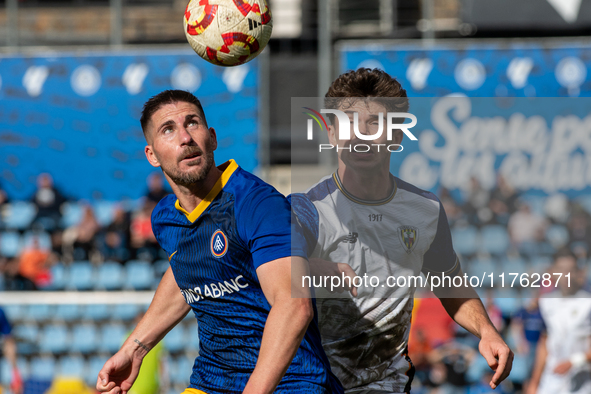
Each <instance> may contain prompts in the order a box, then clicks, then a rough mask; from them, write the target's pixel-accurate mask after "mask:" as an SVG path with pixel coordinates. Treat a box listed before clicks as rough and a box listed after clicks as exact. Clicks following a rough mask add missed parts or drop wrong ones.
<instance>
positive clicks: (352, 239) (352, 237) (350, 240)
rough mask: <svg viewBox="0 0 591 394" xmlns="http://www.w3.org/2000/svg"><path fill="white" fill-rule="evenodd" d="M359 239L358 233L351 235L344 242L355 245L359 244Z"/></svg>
mask: <svg viewBox="0 0 591 394" xmlns="http://www.w3.org/2000/svg"><path fill="white" fill-rule="evenodd" d="M358 237H359V234H357V233H349V235H347V236H346V237H345V239H343V241H342V242H345V243H349V244H354V243H355V242H357V238H358Z"/></svg>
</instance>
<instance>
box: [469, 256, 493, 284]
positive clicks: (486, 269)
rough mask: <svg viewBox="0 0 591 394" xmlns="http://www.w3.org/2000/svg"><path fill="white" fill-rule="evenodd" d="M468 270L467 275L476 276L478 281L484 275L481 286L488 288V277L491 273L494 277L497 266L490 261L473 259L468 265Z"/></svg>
mask: <svg viewBox="0 0 591 394" xmlns="http://www.w3.org/2000/svg"><path fill="white" fill-rule="evenodd" d="M469 269H470V271H469V272H468V274H469V275H471V276H477V277H478V278H479V279H480V280H482V276H483V275H485V277H484V283H483V284H482V286H483V287H487V286H490V277H489V275H490V274H491V273H492V274H494V275H496V274H497V273H498V271H499V265H498V264H495V263H494V261H493V260H491V259H475V260H473V261H472V263H471V264H470V267H469Z"/></svg>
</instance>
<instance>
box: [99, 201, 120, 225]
mask: <svg viewBox="0 0 591 394" xmlns="http://www.w3.org/2000/svg"><path fill="white" fill-rule="evenodd" d="M116 205H117V203H116V202H113V201H97V202H95V203H94V204H93V210H94V215H95V216H96V220H97V222H98V223H99V224H100V225H101V226H102V227H106V226H108V225H109V224H111V222H112V221H113V213H114V212H115V206H116Z"/></svg>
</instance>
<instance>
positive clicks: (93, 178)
mask: <svg viewBox="0 0 591 394" xmlns="http://www.w3.org/2000/svg"><path fill="white" fill-rule="evenodd" d="M257 69H258V64H257V60H254V61H252V62H250V63H248V64H246V65H243V66H239V67H231V68H223V67H217V66H214V65H211V64H209V63H207V62H205V61H203V60H202V59H200V58H199V57H198V56H197V55H195V53H194V52H192V51H191V50H190V49H187V48H182V49H170V50H161V49H159V50H122V51H114V52H113V51H110V52H83V53H82V52H72V53H45V54H43V53H42V54H37V55H35V56H26V55H15V56H11V55H2V56H0V174H1V175H0V179H1V186H2V188H3V189H5V190H6V191H7V193H8V194H9V196H10V197H11V198H13V199H27V198H29V197H30V196H31V195H32V194H33V192H34V190H35V179H36V176H37V175H38V174H39V173H41V172H47V173H50V174H51V175H52V176H53V178H54V182H55V183H56V185H57V187H58V188H59V189H60V190H62V191H63V192H64V194H66V195H67V196H68V197H70V198H75V199H80V198H84V199H91V198H93V199H101V198H102V199H106V200H117V199H121V198H124V197H128V198H138V197H140V196H141V195H143V194H144V193H145V190H146V177H147V176H148V175H149V174H150V173H151V172H153V171H155V169H154V168H153V167H151V166H150V165H149V164H148V162H147V161H146V159H145V156H144V146H145V140H144V137H143V134H142V131H141V128H140V124H139V118H140V114H141V110H142V106H143V104H144V102H145V101H146V100H147V99H148V98H150V97H151V96H153V95H155V94H157V93H159V92H161V91H163V90H165V89H182V90H187V91H191V92H193V93H194V94H195V95H196V96H197V97H198V98H199V99H200V100H201V102H202V104H203V107H204V110H205V113H206V117H207V122H208V124H209V126H211V127H214V128H215V129H216V131H217V136H218V150H217V151H216V162H217V163H218V164H219V163H222V162H224V161H225V160H228V159H230V158H233V159H235V160H236V161H237V162H238V164H239V165H241V166H242V167H243V168H245V169H247V170H250V171H252V170H253V169H254V168H255V167H256V166H257V145H258V144H257V126H258V108H257V105H258V92H257V86H258V76H257ZM158 171H159V170H158Z"/></svg>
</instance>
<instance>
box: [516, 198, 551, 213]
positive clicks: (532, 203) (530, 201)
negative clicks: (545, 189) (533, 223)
mask: <svg viewBox="0 0 591 394" xmlns="http://www.w3.org/2000/svg"><path fill="white" fill-rule="evenodd" d="M546 198H547V197H545V196H521V197H520V199H521V200H522V201H523V202H525V203H526V204H527V205H529V207H530V208H531V211H532V212H533V213H536V214H538V215H539V216H542V217H544V216H546V214H545V212H544V206H545V205H546Z"/></svg>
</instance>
